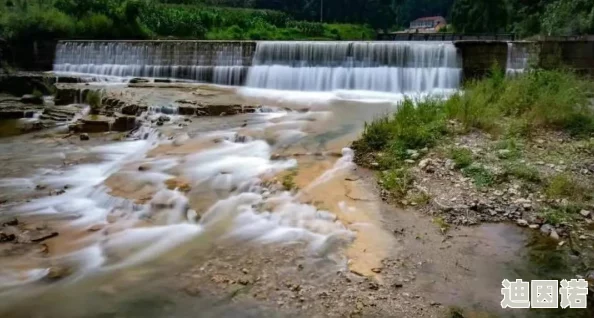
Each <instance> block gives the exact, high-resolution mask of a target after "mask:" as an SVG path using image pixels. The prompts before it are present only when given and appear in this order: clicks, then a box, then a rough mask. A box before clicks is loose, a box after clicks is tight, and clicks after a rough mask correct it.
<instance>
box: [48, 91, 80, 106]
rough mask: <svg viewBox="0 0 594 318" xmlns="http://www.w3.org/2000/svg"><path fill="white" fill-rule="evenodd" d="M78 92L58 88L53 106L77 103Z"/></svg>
mask: <svg viewBox="0 0 594 318" xmlns="http://www.w3.org/2000/svg"><path fill="white" fill-rule="evenodd" d="M80 97H81V96H80V90H78V89H75V88H60V89H58V90H57V92H56V97H55V98H54V104H55V105H69V104H74V103H76V102H77V101H79V98H80Z"/></svg>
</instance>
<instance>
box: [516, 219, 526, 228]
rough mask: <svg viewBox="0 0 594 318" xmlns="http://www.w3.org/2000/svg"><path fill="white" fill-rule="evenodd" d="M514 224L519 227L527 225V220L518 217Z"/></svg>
mask: <svg viewBox="0 0 594 318" xmlns="http://www.w3.org/2000/svg"><path fill="white" fill-rule="evenodd" d="M516 224H517V225H519V226H521V227H527V226H528V221H526V220H523V219H519V220H517V221H516Z"/></svg>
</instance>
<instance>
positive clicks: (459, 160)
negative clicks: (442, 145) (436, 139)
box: [450, 148, 472, 169]
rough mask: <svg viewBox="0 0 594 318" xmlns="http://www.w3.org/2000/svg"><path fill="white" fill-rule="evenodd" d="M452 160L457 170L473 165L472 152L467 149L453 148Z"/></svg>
mask: <svg viewBox="0 0 594 318" xmlns="http://www.w3.org/2000/svg"><path fill="white" fill-rule="evenodd" d="M450 158H451V159H452V160H454V163H455V164H456V168H458V169H463V168H466V167H468V166H470V165H471V164H472V151H470V149H467V148H452V149H450Z"/></svg>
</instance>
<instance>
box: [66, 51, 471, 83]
mask: <svg viewBox="0 0 594 318" xmlns="http://www.w3.org/2000/svg"><path fill="white" fill-rule="evenodd" d="M254 49H255V51H254ZM250 59H251V62H250ZM250 63H251V66H249V65H250ZM54 71H55V72H69V73H83V74H96V75H103V76H116V77H133V76H134V77H161V78H178V79H188V80H195V81H199V82H207V83H215V84H224V85H242V84H245V85H246V86H248V87H256V88H269V89H283V90H302V91H333V90H340V89H350V90H367V91H382V92H391V93H401V92H431V91H434V90H437V89H456V88H458V86H459V83H460V79H461V74H462V72H461V62H460V59H459V57H458V54H457V50H456V47H455V46H454V45H453V43H451V42H268V41H261V42H208V41H184V42H173V41H156V42H145V41H138V42H87V41H84V42H78V41H71V42H70V41H67V42H60V43H59V44H58V47H57V50H56V61H55V64H54Z"/></svg>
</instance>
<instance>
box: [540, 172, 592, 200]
mask: <svg viewBox="0 0 594 318" xmlns="http://www.w3.org/2000/svg"><path fill="white" fill-rule="evenodd" d="M591 191H592V189H591V188H590V187H588V186H586V185H583V184H581V183H579V182H578V180H576V179H574V178H573V177H572V176H571V175H569V174H558V175H556V176H554V177H552V178H551V179H550V180H549V181H548V183H547V186H546V188H545V193H546V195H547V196H548V197H549V198H552V199H572V200H574V201H587V200H589V199H591V194H590V193H591Z"/></svg>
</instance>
